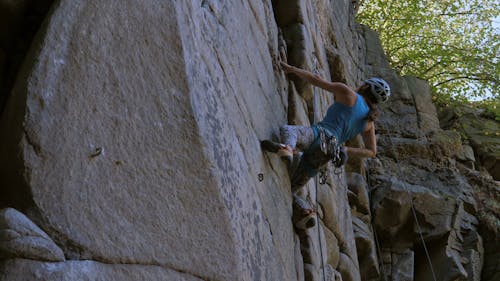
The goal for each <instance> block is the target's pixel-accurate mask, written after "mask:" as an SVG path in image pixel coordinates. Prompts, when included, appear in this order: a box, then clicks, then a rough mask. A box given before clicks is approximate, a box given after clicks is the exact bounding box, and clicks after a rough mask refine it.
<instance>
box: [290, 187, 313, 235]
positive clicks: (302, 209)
mask: <svg viewBox="0 0 500 281" xmlns="http://www.w3.org/2000/svg"><path fill="white" fill-rule="evenodd" d="M292 220H293V224H294V226H295V227H296V228H297V229H301V230H306V229H308V228H311V227H314V226H315V225H316V212H315V211H314V209H313V208H312V207H311V205H310V204H309V203H308V202H307V201H306V200H304V199H302V198H301V197H299V196H298V195H296V194H294V195H293V218H292Z"/></svg>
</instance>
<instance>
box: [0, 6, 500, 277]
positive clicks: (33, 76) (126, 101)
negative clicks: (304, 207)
mask: <svg viewBox="0 0 500 281" xmlns="http://www.w3.org/2000/svg"><path fill="white" fill-rule="evenodd" d="M353 5H354V3H352V2H351V1H335V0H332V1H328V0H320V1H309V0H297V1H281V0H277V1H268V2H265V1H264V2H259V1H212V0H203V1H171V0H168V1H158V0H147V1H131V0H126V1H123V0H122V1H118V0H110V1H97V0H89V1H83V2H81V1H80V2H78V1H69V0H61V1H56V3H55V6H53V7H52V9H51V12H50V13H49V15H48V16H47V19H46V21H45V23H44V25H43V26H42V28H41V30H40V31H39V33H38V35H37V37H36V39H35V41H34V42H33V45H32V47H31V50H30V52H29V54H28V55H27V57H26V59H25V63H24V66H23V68H22V71H21V72H20V73H19V74H18V77H17V82H16V84H15V86H14V88H13V89H12V91H11V94H10V99H9V101H8V103H7V106H6V108H5V110H4V112H3V113H2V118H1V121H0V131H1V132H2V136H3V137H2V140H1V142H2V144H1V145H0V155H2V158H1V159H0V186H1V189H0V193H1V199H0V204H1V205H0V207H2V208H5V207H8V206H15V207H17V208H18V209H19V210H21V211H22V212H23V213H24V214H26V216H27V217H29V219H31V220H32V221H33V222H34V223H36V224H37V225H38V227H37V226H35V225H34V224H32V223H31V222H29V220H27V219H25V218H24V217H22V216H21V215H16V216H15V217H17V219H16V220H17V221H18V222H23V223H22V225H29V227H28V228H27V229H30V231H28V232H25V236H26V237H36V239H42V240H40V241H43V243H46V244H43V243H41V242H40V241H39V240H37V241H38V242H37V243H38V244H36V243H35V245H40V244H42V245H43V247H39V248H37V250H36V251H35V252H30V251H28V252H23V251H24V250H23V249H25V247H24V246H20V247H17V248H9V249H8V250H5V249H4V248H5V247H4V248H1V249H2V252H1V253H3V256H2V260H1V261H0V268H1V270H0V280H2V281H3V280H308V281H316V280H318V281H319V280H331V281H334V280H337V281H339V280H343V281H348V280H353V281H355V280H380V279H381V278H383V277H384V276H386V277H389V278H390V280H432V277H431V276H432V275H433V274H434V275H436V278H437V280H444V281H448V280H450V281H451V280H479V278H480V274H481V268H482V264H483V260H484V259H483V244H482V237H481V235H480V234H479V232H478V231H479V230H478V227H477V225H478V219H477V208H478V207H477V203H476V201H475V197H474V186H476V185H471V184H470V183H469V179H468V178H465V177H463V176H462V175H461V173H460V171H459V170H458V168H457V167H458V166H457V164H456V161H455V159H457V157H462V156H464V155H467V153H466V152H465V151H466V149H464V146H463V144H462V139H461V136H460V134H458V133H455V132H453V131H443V130H442V129H441V128H440V127H439V121H438V118H437V113H436V110H435V108H434V106H433V105H432V101H431V98H430V90H429V86H428V85H427V84H426V83H425V81H422V80H419V79H416V78H413V77H400V76H399V75H398V74H397V73H396V72H395V71H394V70H392V69H390V68H389V65H388V62H387V60H386V59H385V56H384V53H383V50H382V47H381V45H380V42H379V41H378V37H377V35H376V33H374V32H373V31H371V30H369V29H368V28H366V27H363V26H360V25H358V24H357V23H355V22H354V13H355V7H354V6H353ZM280 59H282V60H287V61H288V62H289V63H291V64H294V65H297V66H300V67H303V68H307V69H310V70H311V71H313V72H315V73H317V74H318V75H320V76H322V77H325V78H327V79H331V80H335V81H344V82H346V83H347V84H349V85H350V86H352V87H355V86H357V85H358V84H359V83H360V82H361V81H362V80H363V79H364V78H366V77H369V76H381V77H383V78H384V79H386V80H387V81H389V83H390V84H391V87H392V88H393V92H394V97H393V98H392V99H391V101H390V103H389V104H388V105H386V106H384V107H383V108H382V111H384V112H385V114H384V115H383V117H382V118H381V119H380V120H379V121H378V123H377V128H378V130H377V133H378V134H379V136H378V137H379V145H380V156H379V157H378V159H372V160H370V161H359V160H356V159H351V163H352V164H351V165H349V166H348V167H347V170H346V169H344V168H342V169H337V170H335V169H333V168H332V167H330V168H329V170H328V173H327V180H326V182H325V183H324V184H320V183H319V182H318V181H315V180H311V181H310V182H309V183H308V184H307V185H306V186H305V187H304V188H303V190H301V192H300V195H301V196H302V197H303V198H304V199H306V200H308V201H310V202H312V203H313V205H314V206H315V208H316V209H317V213H318V215H319V219H320V220H319V221H318V223H317V224H316V226H315V227H313V228H310V229H308V230H299V229H294V227H293V224H292V220H291V218H292V213H293V211H292V195H291V191H290V187H289V186H290V182H289V179H288V173H287V169H286V166H285V164H284V163H283V162H281V160H280V159H279V158H278V157H277V156H276V155H272V154H267V153H261V151H260V147H259V141H260V140H261V139H267V138H274V137H276V135H277V133H278V128H279V126H280V125H282V124H285V123H289V124H300V125H309V124H312V123H313V122H314V121H315V120H317V119H318V118H321V116H322V115H323V114H324V112H325V111H326V109H327V108H328V106H329V104H331V103H332V102H333V97H332V95H331V94H330V93H327V92H324V91H322V90H319V89H316V88H313V87H311V86H310V85H307V84H305V83H303V82H301V81H296V80H293V77H290V78H292V79H291V80H289V79H287V77H286V76H285V75H284V74H283V72H282V71H281V70H280V69H279V66H278V65H279V64H278V62H279V60H280ZM470 154H471V153H470V151H469V153H468V156H467V157H469V158H471V155H470ZM473 156H474V155H472V157H473ZM464 157H465V156H464ZM354 162H356V164H354ZM365 174H367V176H365ZM476 184H477V183H476ZM7 210H12V209H7ZM8 212H11V211H8ZM372 222H373V223H372ZM7 225H8V227H6V228H5V229H13V230H16V228H15V227H13V226H12V224H7ZM2 228H4V227H2ZM42 229H43V231H42ZM2 231H3V230H2ZM4 232H5V231H4ZM4 232H2V235H4V234H5V233H7V232H8V233H13V232H11V231H10V230H7V232H5V233H4ZM18 233H21V232H19V231H18ZM45 233H46V234H45ZM489 233H491V232H489ZM2 237H4V236H2ZM8 237H11V236H8ZM12 237H13V236H12ZM16 237H17V236H16ZM422 240H423V241H424V242H425V244H422ZM23 241H24V240H23ZM52 241H53V242H52ZM488 241H496V240H494V239H493V238H492V239H489V240H488ZM39 242H40V243H39ZM23 243H24V242H23ZM30 243H31V242H30ZM2 245H3V244H2ZM9 245H12V244H9ZM22 245H33V244H29V243H28V244H22ZM424 245H426V246H425V247H424ZM495 245H496V244H495ZM11 249H14V250H11ZM38 249H41V252H40V251H38ZM426 252H429V254H430V257H431V258H432V266H430V265H429V264H428V263H427V259H426V256H427V255H426ZM5 253H7V254H5ZM487 257H491V258H494V257H495V255H494V254H490V255H487ZM28 259H31V260H28ZM484 263H485V264H488V265H489V267H488V268H490V269H491V268H493V266H492V264H494V263H492V262H491V259H490V260H489V261H488V260H485V261H484ZM497 273H498V271H495V269H494V268H493V269H491V270H490V271H489V272H488V276H492V277H493V278H494V277H495V276H497V275H495V274H497ZM391 278H392V279H391ZM490 280H494V279H490Z"/></svg>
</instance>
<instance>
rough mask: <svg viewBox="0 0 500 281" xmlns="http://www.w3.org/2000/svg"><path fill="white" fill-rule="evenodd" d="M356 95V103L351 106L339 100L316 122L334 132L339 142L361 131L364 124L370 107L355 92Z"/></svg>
mask: <svg viewBox="0 0 500 281" xmlns="http://www.w3.org/2000/svg"><path fill="white" fill-rule="evenodd" d="M356 97H357V99H356V103H355V104H354V106H353V107H350V106H347V105H344V104H342V103H340V102H336V103H334V104H332V105H331V106H330V107H329V108H328V110H327V112H326V116H325V118H323V120H322V121H321V122H319V123H318V125H320V126H321V127H323V128H326V129H327V130H329V131H330V132H331V133H332V134H334V135H335V137H336V138H337V141H338V143H339V144H341V143H344V142H346V141H348V140H350V139H352V138H353V137H355V136H356V135H357V134H359V133H361V132H363V130H364V128H365V126H366V117H367V116H368V112H369V111H370V108H369V107H368V105H367V104H366V101H365V99H364V98H363V97H362V96H361V95H359V94H358V93H356Z"/></svg>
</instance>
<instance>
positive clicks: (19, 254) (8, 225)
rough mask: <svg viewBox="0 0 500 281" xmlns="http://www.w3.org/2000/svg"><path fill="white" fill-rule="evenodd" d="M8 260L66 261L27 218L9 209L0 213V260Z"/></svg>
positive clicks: (53, 244)
mask: <svg viewBox="0 0 500 281" xmlns="http://www.w3.org/2000/svg"><path fill="white" fill-rule="evenodd" d="M7 258H9V259H10V258H25V259H33V260H40V261H64V253H63V251H62V250H61V249H60V248H59V247H58V246H57V245H56V244H55V243H54V242H53V241H52V239H50V237H49V236H48V235H47V234H46V233H45V232H43V231H42V230H41V229H40V228H38V226H36V225H35V224H34V223H33V222H31V221H30V220H29V219H28V218H27V217H26V216H24V215H23V214H22V213H20V212H18V211H16V210H15V209H12V208H7V209H3V210H1V211H0V259H7Z"/></svg>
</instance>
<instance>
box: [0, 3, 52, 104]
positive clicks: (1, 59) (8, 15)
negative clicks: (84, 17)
mask: <svg viewBox="0 0 500 281" xmlns="http://www.w3.org/2000/svg"><path fill="white" fill-rule="evenodd" d="M53 2H54V0H20V1H8V0H1V1H0V114H1V113H2V112H3V110H4V107H5V104H6V101H7V99H8V97H9V95H10V92H11V91H12V88H13V86H14V82H15V80H16V77H17V75H18V72H19V70H20V68H21V65H22V63H23V61H24V58H25V57H26V54H27V52H28V50H29V48H30V46H31V43H32V41H33V38H34V36H35V34H36V33H37V31H38V30H39V28H40V26H41V24H42V22H43V21H44V19H45V17H46V15H47V13H48V11H49V9H50V7H51V6H52V3H53Z"/></svg>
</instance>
